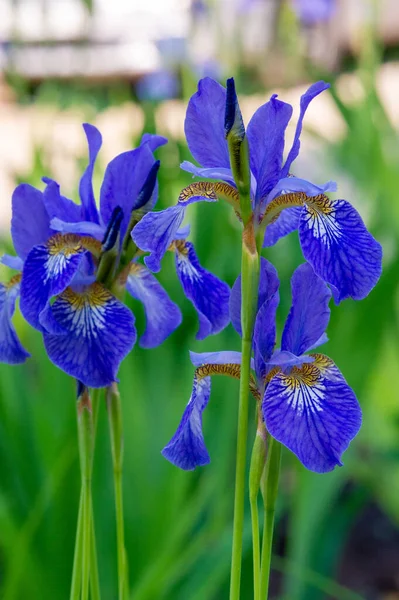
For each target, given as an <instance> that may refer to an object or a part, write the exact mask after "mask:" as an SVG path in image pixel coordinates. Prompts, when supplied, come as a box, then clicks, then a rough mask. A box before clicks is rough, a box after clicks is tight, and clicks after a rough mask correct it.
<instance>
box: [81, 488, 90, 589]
mask: <svg viewBox="0 0 399 600" xmlns="http://www.w3.org/2000/svg"><path fill="white" fill-rule="evenodd" d="M82 492H83V540H82V600H88V598H89V582H90V564H91V489H90V482H89V481H86V482H85V483H84V484H83V489H82Z"/></svg>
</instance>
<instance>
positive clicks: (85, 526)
mask: <svg viewBox="0 0 399 600" xmlns="http://www.w3.org/2000/svg"><path fill="white" fill-rule="evenodd" d="M77 412H78V439H79V455H80V470H81V478H82V498H81V508H82V514H81V515H80V514H79V518H78V530H79V529H80V527H81V532H80V531H78V538H80V537H81V565H82V566H81V598H82V600H88V597H89V582H90V570H91V549H92V498H91V477H92V467H93V449H94V443H93V442H94V436H93V413H92V406H91V402H90V397H89V393H88V390H87V388H83V391H82V393H81V394H80V396H79V399H78V403H77ZM79 513H80V510H79ZM80 516H81V521H80ZM80 523H81V525H80Z"/></svg>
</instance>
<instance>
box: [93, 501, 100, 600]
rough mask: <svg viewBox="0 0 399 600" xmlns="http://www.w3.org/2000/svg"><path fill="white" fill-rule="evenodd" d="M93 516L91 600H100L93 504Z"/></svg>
mask: <svg viewBox="0 0 399 600" xmlns="http://www.w3.org/2000/svg"><path fill="white" fill-rule="evenodd" d="M90 509H91V510H90V513H91V514H90V516H91V539H90V569H91V572H90V592H91V600H100V599H101V593H100V578H99V575H98V562H97V546H96V534H95V531H94V514H93V503H91V507H90Z"/></svg>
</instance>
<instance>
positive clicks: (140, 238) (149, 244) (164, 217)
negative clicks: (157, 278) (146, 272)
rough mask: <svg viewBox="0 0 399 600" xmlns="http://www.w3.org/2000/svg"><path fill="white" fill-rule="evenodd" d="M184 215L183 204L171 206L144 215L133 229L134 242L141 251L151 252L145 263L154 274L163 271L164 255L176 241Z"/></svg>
mask: <svg viewBox="0 0 399 600" xmlns="http://www.w3.org/2000/svg"><path fill="white" fill-rule="evenodd" d="M184 213H185V207H184V206H182V205H181V204H178V205H177V206H170V207H169V208H166V209H165V210H161V211H159V212H153V213H148V214H146V215H144V217H143V218H142V219H141V221H140V222H139V223H137V225H136V226H135V227H134V228H133V231H132V238H133V241H134V242H135V244H137V246H138V247H139V248H141V250H144V251H145V252H150V256H146V257H145V258H144V262H145V264H146V265H147V267H148V268H149V269H150V270H151V271H153V272H154V273H157V272H158V271H159V270H160V269H161V260H162V258H163V255H164V254H165V252H166V251H167V249H168V248H169V246H170V245H171V243H172V242H173V240H174V239H175V234H176V233H177V231H178V230H179V227H180V225H181V224H182V223H183V219H184Z"/></svg>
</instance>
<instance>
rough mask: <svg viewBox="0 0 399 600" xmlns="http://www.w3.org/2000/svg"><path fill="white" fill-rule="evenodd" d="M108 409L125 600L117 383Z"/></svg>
mask: <svg viewBox="0 0 399 600" xmlns="http://www.w3.org/2000/svg"><path fill="white" fill-rule="evenodd" d="M107 410H108V421H109V431H110V438H111V450H112V463H113V471H114V488H115V513H116V538H117V554H118V586H119V600H125V599H126V598H127V593H126V592H127V590H128V587H129V585H128V581H127V559H126V551H125V532H124V519H123V490H122V467H123V433H122V410H121V399H120V395H119V391H118V388H117V386H116V384H113V385H111V386H110V387H109V388H108V390H107Z"/></svg>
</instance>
